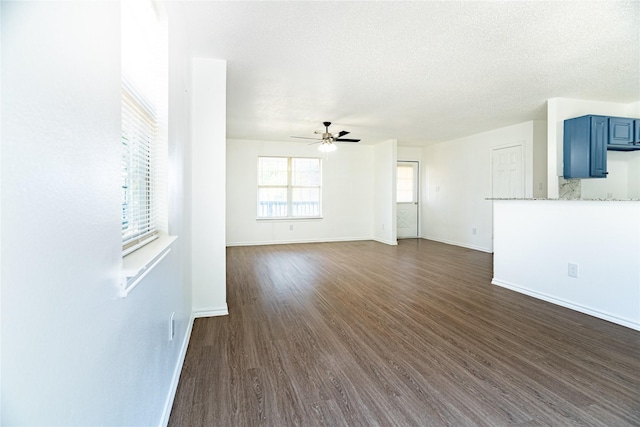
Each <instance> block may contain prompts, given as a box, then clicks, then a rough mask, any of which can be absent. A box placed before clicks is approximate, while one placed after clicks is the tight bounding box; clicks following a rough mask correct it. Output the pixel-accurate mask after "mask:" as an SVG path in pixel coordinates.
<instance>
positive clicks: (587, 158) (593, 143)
mask: <svg viewBox="0 0 640 427" xmlns="http://www.w3.org/2000/svg"><path fill="white" fill-rule="evenodd" d="M608 139H609V117H606V116H595V115H588V116H582V117H576V118H574V119H568V120H565V121H564V147H563V151H564V177H565V178H566V179H575V178H606V177H607V141H608Z"/></svg>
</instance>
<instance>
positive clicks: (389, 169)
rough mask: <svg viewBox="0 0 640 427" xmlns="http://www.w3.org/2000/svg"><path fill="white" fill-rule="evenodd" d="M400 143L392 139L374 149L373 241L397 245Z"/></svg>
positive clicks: (375, 146)
mask: <svg viewBox="0 0 640 427" xmlns="http://www.w3.org/2000/svg"><path fill="white" fill-rule="evenodd" d="M397 146H398V141H397V140H395V139H390V140H388V141H384V142H381V143H379V144H377V145H374V147H373V188H374V194H373V239H374V240H377V241H379V242H382V243H386V244H388V245H397V244H398V241H397V239H396V236H397V234H398V233H397V230H396V175H397V161H398V157H397Z"/></svg>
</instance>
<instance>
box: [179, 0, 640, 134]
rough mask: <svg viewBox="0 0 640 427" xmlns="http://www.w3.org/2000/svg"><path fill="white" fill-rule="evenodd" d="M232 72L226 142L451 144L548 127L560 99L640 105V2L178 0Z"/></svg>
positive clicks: (194, 29)
mask: <svg viewBox="0 0 640 427" xmlns="http://www.w3.org/2000/svg"><path fill="white" fill-rule="evenodd" d="M169 5H170V6H169V14H170V16H171V17H176V18H178V19H183V20H184V21H185V26H186V28H187V37H188V40H189V49H190V51H191V52H190V53H191V54H193V55H197V56H206V57H212V58H220V59H225V60H227V61H228V64H227V67H228V68H227V136H228V137H229V138H239V139H263V140H283V141H291V140H292V139H291V138H290V136H291V135H299V136H313V135H312V133H313V131H314V130H316V129H321V128H322V125H321V122H322V121H332V122H334V123H335V125H334V126H332V130H335V131H337V130H341V129H345V130H349V131H351V135H350V137H354V138H362V139H363V141H362V142H363V143H371V144H372V143H377V142H379V141H382V140H385V139H389V138H395V139H398V143H399V145H424V144H429V143H435V142H440V141H446V140H450V139H454V138H458V137H462V136H466V135H471V134H475V133H479V132H482V131H486V130H490V129H495V128H498V127H502V126H507V125H511V124H516V123H521V122H524V121H527V120H532V119H545V118H546V100H547V99H548V98H553V97H567V98H580V99H591V100H606V101H613V102H623V103H627V102H634V101H638V100H640V2H638V1H633V2H612V1H606V2H585V1H580V2H578V1H570V2H565V1H552V2H541V1H534V2H520V1H518V2H453V1H451V2H449V1H444V2H432V1H424V2H396V1H394V2H392V1H387V2H384V1H382V2H381V1H378V2H321V1H318V2H301V1H298V2H206V1H200V2H184V1H179V2H170V3H169Z"/></svg>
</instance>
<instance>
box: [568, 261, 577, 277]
mask: <svg viewBox="0 0 640 427" xmlns="http://www.w3.org/2000/svg"><path fill="white" fill-rule="evenodd" d="M568 274H569V277H578V264H574V263H572V262H570V263H569V271H568Z"/></svg>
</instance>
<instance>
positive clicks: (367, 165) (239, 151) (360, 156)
mask: <svg viewBox="0 0 640 427" xmlns="http://www.w3.org/2000/svg"><path fill="white" fill-rule="evenodd" d="M258 156H299V157H320V158H322V197H323V199H322V214H323V218H322V219H320V220H317V219H312V220H276V221H271V220H260V221H259V220H256V214H257V208H256V202H257V182H258V178H257V164H258ZM372 176H373V148H372V147H371V146H367V145H347V144H343V145H340V146H338V149H337V150H336V151H334V152H332V153H328V154H322V153H320V152H319V151H318V149H317V145H308V144H305V143H300V142H281V141H249V140H232V139H230V140H228V141H227V195H226V203H227V224H226V234H227V245H230V246H233V245H255V244H273V243H289V242H317V241H323V242H326V241H344V240H363V239H371V237H372V227H373V215H372V207H373V178H372Z"/></svg>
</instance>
